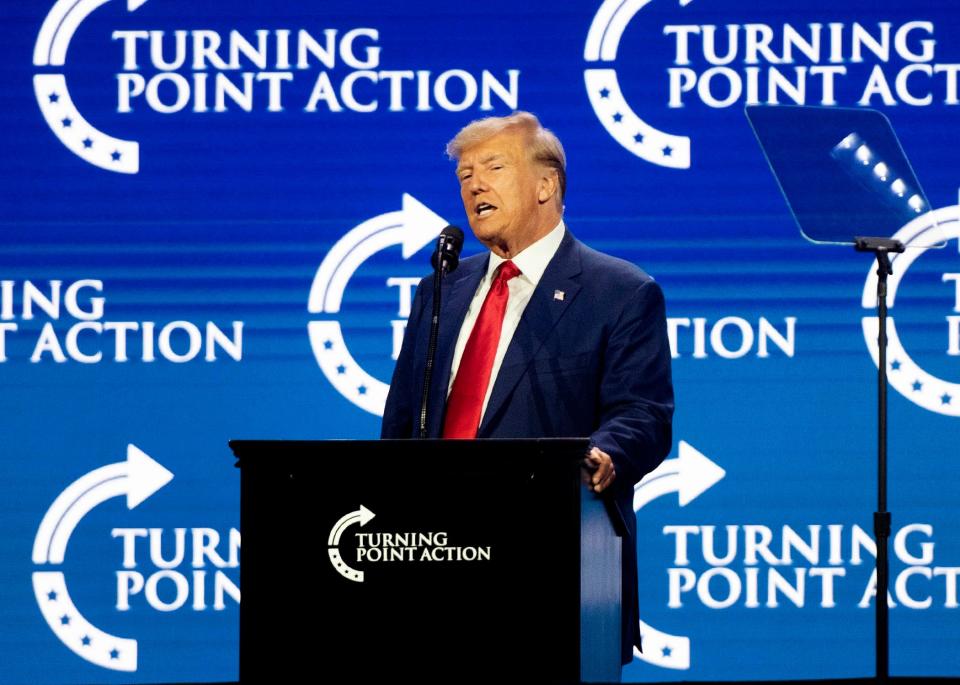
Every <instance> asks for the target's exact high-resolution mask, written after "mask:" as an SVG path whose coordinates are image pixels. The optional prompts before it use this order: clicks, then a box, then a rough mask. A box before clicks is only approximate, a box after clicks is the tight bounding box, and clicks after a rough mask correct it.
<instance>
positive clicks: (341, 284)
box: [307, 193, 448, 416]
mask: <svg viewBox="0 0 960 685" xmlns="http://www.w3.org/2000/svg"><path fill="white" fill-rule="evenodd" d="M447 223H448V222H447V221H446V220H444V219H443V218H442V217H440V216H438V215H437V214H435V213H434V212H433V211H432V210H430V209H429V208H428V207H427V206H426V205H424V204H423V203H422V202H420V201H419V200H417V199H416V198H415V197H413V196H412V195H408V194H407V193H404V194H403V200H402V209H401V210H400V211H398V212H388V213H386V214H381V215H380V216H375V217H373V218H372V219H368V220H367V221H364V222H363V223H362V224H360V225H359V226H356V227H354V228H353V229H351V230H350V231H349V232H348V233H347V234H346V235H345V236H343V237H342V238H341V239H340V240H338V241H337V243H336V244H335V245H334V246H333V247H332V248H331V249H330V252H328V253H327V256H326V257H325V258H324V260H323V263H321V264H320V267H319V268H318V269H317V273H316V275H315V276H314V279H313V285H312V286H311V287H310V299H309V301H308V303H307V311H309V312H310V313H311V314H322V315H327V316H331V315H335V314H338V313H339V312H340V306H341V304H342V303H343V293H344V291H345V290H346V288H347V284H348V283H349V282H350V279H351V278H352V277H353V274H354V273H356V271H357V269H358V268H360V266H361V265H362V264H363V263H364V262H365V261H367V260H368V259H369V258H370V257H372V256H373V255H375V254H377V253H378V252H380V251H381V250H384V249H387V248H389V247H393V246H395V245H400V246H401V248H402V253H403V258H404V259H409V258H410V257H412V256H414V255H415V254H416V253H417V252H419V251H420V250H421V249H423V248H424V247H426V246H427V245H428V244H430V242H431V241H433V240H434V239H436V237H437V236H438V235H440V231H442V230H443V228H444V227H445V226H446V225H447ZM307 332H308V333H309V335H310V345H311V347H312V348H313V354H314V356H315V357H316V359H317V363H318V364H319V365H320V369H321V370H322V371H323V375H324V376H326V377H327V380H328V381H330V383H331V385H333V387H334V388H336V389H337V391H339V392H340V394H341V395H343V396H344V397H346V398H347V399H348V400H350V401H351V402H352V403H353V404H355V405H357V406H358V407H360V408H361V409H364V410H366V411H368V412H370V413H371V414H375V415H376V416H382V415H383V406H384V404H386V401H387V391H388V390H389V388H390V386H389V385H388V384H387V383H384V382H383V381H381V380H379V379H377V378H374V377H373V376H371V375H370V374H369V373H367V372H366V371H364V369H363V368H362V367H361V366H360V364H359V363H357V361H356V360H355V359H354V358H353V355H351V354H350V351H349V350H348V349H347V344H346V342H345V341H344V338H343V330H342V329H341V327H340V322H339V321H336V320H334V319H323V320H318V321H311V322H310V323H309V324H308V325H307Z"/></svg>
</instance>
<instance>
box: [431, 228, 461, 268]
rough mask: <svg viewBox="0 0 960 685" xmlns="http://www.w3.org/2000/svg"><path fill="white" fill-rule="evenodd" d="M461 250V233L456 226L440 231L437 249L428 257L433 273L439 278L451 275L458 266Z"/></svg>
mask: <svg viewBox="0 0 960 685" xmlns="http://www.w3.org/2000/svg"><path fill="white" fill-rule="evenodd" d="M462 249H463V231H462V230H461V229H460V228H459V227H457V226H453V225H451V226H447V227H446V228H445V229H443V230H442V231H440V237H439V238H437V249H436V250H434V251H433V256H432V257H430V264H431V265H433V270H434V271H439V272H440V274H441V276H443V275H445V274H448V273H452V272H453V271H454V270H456V268H457V265H458V264H460V250H462Z"/></svg>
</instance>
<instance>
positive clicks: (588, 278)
mask: <svg viewBox="0 0 960 685" xmlns="http://www.w3.org/2000/svg"><path fill="white" fill-rule="evenodd" d="M487 263H488V256H487V255H486V254H482V255H476V256H473V257H470V258H467V259H464V260H463V261H462V262H461V263H460V266H459V268H458V269H457V270H456V271H454V272H453V273H452V274H450V275H449V276H447V277H446V278H445V279H444V282H443V285H442V290H441V300H440V303H441V314H440V321H441V327H440V335H439V340H438V345H437V356H436V362H435V364H436V365H435V367H434V374H433V381H432V382H431V388H430V406H429V408H428V412H429V413H428V417H429V419H428V421H429V423H428V437H433V438H436V437H440V435H441V433H442V426H443V416H444V409H445V405H446V397H447V388H448V386H449V382H450V373H451V366H452V363H453V353H454V347H455V345H456V342H457V337H458V335H459V332H460V327H461V324H462V323H463V319H464V316H465V315H466V312H467V308H468V307H469V305H470V301H471V300H472V299H473V296H474V294H475V293H476V290H477V287H478V286H479V283H480V280H481V278H482V277H483V275H484V274H485V273H486V269H487ZM558 291H559V292H560V293H563V295H562V296H558V295H556V293H557V292H558ZM432 307H433V277H432V276H430V277H428V278H425V279H423V281H421V282H420V286H419V287H418V288H417V292H416V295H415V297H414V300H413V305H412V308H411V311H410V318H409V320H408V322H407V329H406V333H405V335H404V339H403V346H402V348H401V351H400V356H399V359H398V360H397V366H396V370H395V371H394V374H393V380H392V382H391V384H390V392H389V394H388V396H387V403H386V409H385V411H384V415H383V428H382V433H381V437H384V438H411V437H416V436H417V435H418V433H419V416H420V401H421V394H422V391H423V371H424V366H425V364H426V357H427V345H428V339H429V334H430V319H431V312H432ZM672 415H673V386H672V384H671V377H670V347H669V344H668V341H667V327H666V315H665V307H664V301H663V294H662V292H661V290H660V287H659V286H658V285H657V284H656V283H655V282H654V281H653V280H652V279H651V278H650V277H649V276H647V275H646V274H645V273H644V272H643V271H641V270H640V269H638V268H637V267H636V266H634V265H633V264H630V263H629V262H626V261H623V260H621V259H616V258H614V257H611V256H609V255H605V254H602V253H600V252H597V251H595V250H592V249H590V248H589V247H587V246H586V245H584V244H583V243H581V242H579V241H578V240H576V239H575V238H574V237H573V235H572V234H571V233H570V232H569V231H567V232H566V234H565V235H564V237H563V240H562V242H561V243H560V247H559V248H558V250H557V253H556V254H555V255H554V257H553V259H552V260H551V261H550V264H549V265H548V266H547V269H546V271H545V272H544V274H543V277H542V278H541V280H540V283H539V284H538V285H537V287H536V289H535V290H534V293H533V296H532V297H531V298H530V302H529V303H528V304H527V307H526V309H525V310H524V312H523V316H522V317H521V319H520V323H519V325H518V326H517V330H516V332H515V333H514V336H513V339H512V340H511V342H510V345H509V347H508V348H507V352H506V356H505V357H504V359H503V364H502V366H501V367H500V372H499V374H498V375H497V377H496V380H495V381H494V386H493V391H492V393H491V395H490V401H489V402H488V404H487V409H486V412H485V413H484V416H483V420H482V422H481V424H480V429H479V432H478V436H477V437H479V438H552V437H585V436H589V437H590V439H591V441H592V444H593V445H596V446H597V447H599V448H600V449H601V450H603V451H604V452H606V453H607V454H609V455H610V457H611V458H612V459H613V462H614V466H615V468H616V478H615V480H614V483H613V484H612V485H611V487H610V488H609V489H608V491H607V495H608V496H610V497H612V498H613V500H614V501H615V503H616V506H617V508H618V509H619V510H620V513H621V515H622V516H623V520H624V522H625V523H626V526H627V531H628V538H627V539H625V540H624V549H623V592H624V594H623V605H624V617H623V618H624V621H623V633H622V634H623V644H622V656H623V660H624V663H626V662H628V661H629V660H630V659H632V653H633V650H632V645H633V644H637V645H639V635H638V634H637V633H638V632H639V630H638V620H639V615H638V610H637V557H636V552H635V550H636V516H635V515H634V512H633V486H634V485H635V484H636V483H637V482H638V481H639V480H640V479H641V478H643V476H644V475H645V474H647V473H649V472H650V471H652V470H653V469H654V468H656V467H657V465H658V464H659V463H660V462H661V461H662V460H663V459H664V457H666V455H667V453H668V452H669V451H670V447H671V442H672V438H671V418H672Z"/></svg>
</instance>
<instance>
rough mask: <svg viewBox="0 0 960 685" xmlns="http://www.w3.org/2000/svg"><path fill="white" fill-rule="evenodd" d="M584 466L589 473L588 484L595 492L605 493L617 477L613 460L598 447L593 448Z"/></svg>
mask: <svg viewBox="0 0 960 685" xmlns="http://www.w3.org/2000/svg"><path fill="white" fill-rule="evenodd" d="M584 466H585V467H586V469H587V471H588V472H589V474H588V476H589V480H588V481H587V482H588V484H589V485H590V489H591V490H593V491H594V492H603V491H604V490H606V489H607V488H608V487H610V484H611V483H612V482H613V480H614V478H616V477H617V472H616V469H614V468H613V459H611V458H610V455H609V454H607V453H606V452H604V451H603V450H601V449H599V448H597V447H593V448H591V450H590V452H589V453H588V454H587V456H586V458H585V459H584Z"/></svg>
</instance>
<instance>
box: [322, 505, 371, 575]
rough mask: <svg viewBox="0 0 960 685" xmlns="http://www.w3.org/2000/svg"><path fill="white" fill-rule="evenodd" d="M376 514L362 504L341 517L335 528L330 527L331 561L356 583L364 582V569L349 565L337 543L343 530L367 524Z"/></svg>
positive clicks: (338, 571) (328, 543)
mask: <svg viewBox="0 0 960 685" xmlns="http://www.w3.org/2000/svg"><path fill="white" fill-rule="evenodd" d="M374 516H376V514H374V513H373V512H372V511H370V510H369V509H367V508H366V507H365V506H363V505H362V504H361V505H360V508H359V509H357V510H356V511H352V512H350V513H349V514H346V515H345V516H342V517H340V520H339V521H337V522H336V523H335V524H333V528H331V529H330V535H329V536H328V537H327V546H328V547H329V549H328V550H327V551H328V552H329V554H330V563H331V564H333V567H334V568H335V569H336V570H337V573H339V574H340V575H341V576H343V577H344V578H346V579H347V580H352V581H354V582H355V583H362V582H363V571H358V570H356V569H354V568H351V567H350V566H348V565H347V562H345V561H344V560H343V557H342V556H341V555H340V550H339V549H337V545H339V544H340V536H341V535H343V532H344V531H345V530H346V529H347V528H349V527H350V526H352V525H353V524H354V523H358V522H359V523H360V527H361V528H362V527H363V526H365V525H367V524H368V523H369V522H370V521H371V519H373V517H374Z"/></svg>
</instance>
